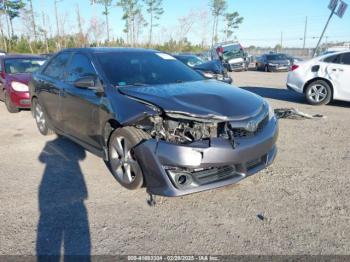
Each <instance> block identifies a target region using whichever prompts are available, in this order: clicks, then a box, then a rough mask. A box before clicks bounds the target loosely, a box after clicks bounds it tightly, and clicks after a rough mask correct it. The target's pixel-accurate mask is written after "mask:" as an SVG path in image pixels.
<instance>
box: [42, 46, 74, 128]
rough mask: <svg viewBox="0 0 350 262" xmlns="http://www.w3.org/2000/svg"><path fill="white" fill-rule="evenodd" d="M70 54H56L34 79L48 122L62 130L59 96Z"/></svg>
mask: <svg viewBox="0 0 350 262" xmlns="http://www.w3.org/2000/svg"><path fill="white" fill-rule="evenodd" d="M70 56H71V53H69V52H64V53H60V54H58V55H57V56H55V57H54V58H53V59H52V60H51V61H50V62H49V64H48V65H47V66H46V68H45V69H44V70H43V72H42V74H41V75H40V77H38V78H37V79H35V81H36V85H37V88H36V90H37V91H38V97H39V102H40V103H41V105H42V106H43V109H44V111H45V113H46V115H47V117H48V119H49V121H50V123H51V124H52V125H53V126H54V127H55V128H57V129H60V130H62V128H61V126H60V122H61V120H62V114H61V113H62V111H61V104H60V96H61V95H62V91H63V90H62V85H63V82H62V80H63V77H64V71H65V68H66V66H67V64H68V61H69V59H70Z"/></svg>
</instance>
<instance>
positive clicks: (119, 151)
mask: <svg viewBox="0 0 350 262" xmlns="http://www.w3.org/2000/svg"><path fill="white" fill-rule="evenodd" d="M148 139H150V136H149V135H148V134H147V133H145V132H143V131H142V130H139V129H137V128H134V127H123V128H119V129H116V130H115V131H114V132H113V133H112V135H111V137H110V139H109V144H108V162H107V164H108V167H109V169H110V171H111V173H112V175H113V176H114V178H115V179H116V180H117V181H118V182H119V183H120V184H121V185H122V186H123V187H125V188H127V189H130V190H135V189H138V188H141V187H142V186H143V185H144V176H143V173H142V170H141V167H140V165H139V163H138V161H137V159H136V156H135V154H134V151H133V148H134V147H135V146H136V145H138V144H139V143H141V142H142V141H144V140H148Z"/></svg>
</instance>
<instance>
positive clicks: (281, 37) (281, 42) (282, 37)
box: [281, 32, 283, 51]
mask: <svg viewBox="0 0 350 262" xmlns="http://www.w3.org/2000/svg"><path fill="white" fill-rule="evenodd" d="M282 48H283V32H281V51H282Z"/></svg>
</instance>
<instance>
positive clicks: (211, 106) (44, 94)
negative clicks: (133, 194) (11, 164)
mask: <svg viewBox="0 0 350 262" xmlns="http://www.w3.org/2000/svg"><path fill="white" fill-rule="evenodd" d="M30 90H31V99H32V105H33V112H34V118H35V120H36V123H37V126H38V128H39V131H40V132H41V133H42V134H43V135H47V134H49V133H51V132H52V131H54V132H56V133H58V134H60V135H63V136H66V137H68V138H70V139H71V140H73V141H75V142H77V143H79V144H80V145H82V146H83V147H85V148H86V149H87V150H89V151H91V152H93V153H95V154H96V155H98V156H100V157H102V158H103V159H104V160H105V161H106V162H107V163H108V166H109V168H110V171H111V173H112V174H113V176H114V177H115V178H116V180H117V181H118V182H119V183H120V184H121V185H123V186H124V187H126V188H128V189H137V188H140V187H142V186H144V185H145V186H146V187H147V190H148V192H150V193H151V194H157V195H164V196H179V195H185V194H189V193H194V192H199V191H203V190H208V189H213V188H217V187H221V186H225V185H229V184H232V183H236V182H238V181H240V180H242V179H244V178H246V177H248V176H250V175H253V174H255V173H257V172H258V171H260V170H262V169H264V168H265V167H266V166H268V165H270V164H271V163H272V162H273V160H274V158H275V155H276V145H275V143H276V139H277V134H278V124H277V120H276V118H275V115H274V113H273V111H272V110H271V109H270V107H269V105H268V103H267V102H266V101H265V100H264V99H263V98H261V97H259V96H257V95H255V94H253V93H250V92H248V91H245V90H242V89H240V88H234V87H232V86H230V85H228V84H225V83H221V82H219V81H216V80H208V79H205V78H204V77H203V76H202V75H200V74H199V73H198V72H196V71H195V70H193V69H191V68H189V67H188V66H186V65H184V64H183V63H181V62H180V61H178V60H176V59H175V58H174V57H172V56H170V55H168V54H164V53H161V52H158V51H153V50H146V49H127V48H120V49H118V48H104V49H101V48H85V49H68V50H64V51H61V52H59V53H58V54H57V55H55V56H54V57H53V58H51V59H50V60H49V61H48V63H47V64H46V65H45V66H44V67H43V68H42V69H41V70H39V71H38V72H36V73H35V74H34V76H33V79H32V81H31V83H30Z"/></svg>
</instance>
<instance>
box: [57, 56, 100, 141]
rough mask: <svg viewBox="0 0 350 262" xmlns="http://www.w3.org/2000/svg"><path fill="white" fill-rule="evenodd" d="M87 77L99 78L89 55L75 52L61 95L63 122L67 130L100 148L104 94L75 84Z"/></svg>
mask: <svg viewBox="0 0 350 262" xmlns="http://www.w3.org/2000/svg"><path fill="white" fill-rule="evenodd" d="M86 76H97V72H96V70H95V67H94V65H93V63H92V60H91V59H90V57H89V56H88V55H87V54H83V53H75V54H74V55H73V56H72V59H71V61H70V63H69V65H68V67H67V73H66V77H65V80H64V81H65V87H64V94H63V96H62V123H63V127H64V131H65V132H66V133H68V134H70V135H72V136H74V137H75V138H77V139H79V140H81V141H83V142H85V143H88V144H89V145H91V146H93V147H95V148H100V145H101V143H100V142H101V141H100V139H101V137H100V136H99V132H98V130H99V127H100V124H99V109H100V104H101V99H102V98H101V95H98V94H96V91H94V90H90V89H82V88H78V87H75V85H74V82H75V81H77V80H78V79H80V78H83V77H86Z"/></svg>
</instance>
